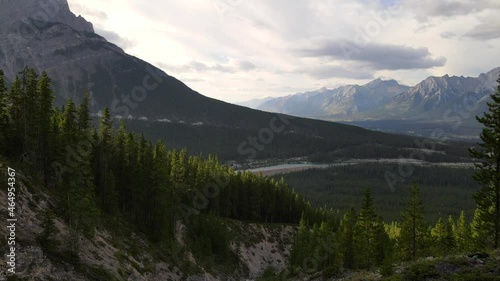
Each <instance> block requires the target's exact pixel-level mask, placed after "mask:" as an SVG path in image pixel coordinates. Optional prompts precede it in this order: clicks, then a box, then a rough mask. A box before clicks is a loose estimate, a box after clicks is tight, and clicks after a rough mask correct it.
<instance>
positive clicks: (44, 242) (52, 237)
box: [37, 210, 59, 251]
mask: <svg viewBox="0 0 500 281" xmlns="http://www.w3.org/2000/svg"><path fill="white" fill-rule="evenodd" d="M54 218H55V217H54V214H53V213H52V212H51V211H50V210H45V211H44V212H43V219H42V223H41V227H42V232H41V233H40V234H39V235H38V236H37V240H38V242H39V243H40V245H41V246H42V248H43V249H45V250H46V251H51V250H52V251H53V250H55V249H54V248H56V247H57V246H58V244H59V243H58V242H57V240H56V235H57V231H58V229H57V227H56V224H55V222H54Z"/></svg>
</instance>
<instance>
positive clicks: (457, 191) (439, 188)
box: [276, 163, 479, 224]
mask: <svg viewBox="0 0 500 281" xmlns="http://www.w3.org/2000/svg"><path fill="white" fill-rule="evenodd" d="M399 169H400V166H398V165H394V164H378V163H373V164H370V163H367V164H357V165H346V166H333V167H329V168H325V169H308V170H305V171H301V172H293V173H287V174H284V175H283V178H284V179H285V181H286V182H287V183H288V185H289V186H290V187H291V188H293V189H294V190H295V191H297V192H298V193H299V194H302V195H303V196H304V197H305V198H306V199H307V200H309V201H310V202H311V204H312V205H313V206H333V207H334V208H336V209H338V210H340V211H341V212H347V211H348V210H349V209H350V208H351V207H352V206H359V205H360V204H361V203H362V200H363V193H364V191H365V190H366V189H367V188H371V191H372V196H373V204H374V207H375V209H376V210H377V213H378V214H379V215H381V216H382V217H383V218H384V219H385V220H387V221H396V220H398V219H399V213H400V212H401V209H402V208H403V206H404V205H405V204H406V203H407V202H406V201H407V198H408V196H409V190H410V187H411V182H412V181H414V182H415V183H416V184H418V186H419V187H420V189H421V191H422V196H423V197H422V200H424V202H425V203H426V220H427V222H429V223H432V224H434V223H435V222H436V221H437V219H438V218H439V217H440V216H448V215H452V216H454V217H458V216H459V215H460V211H461V210H464V212H465V214H466V215H467V216H471V217H472V214H473V212H474V209H475V207H476V204H475V203H474V200H472V195H473V193H474V192H475V191H476V190H478V189H479V185H478V183H477V182H475V181H474V180H473V179H472V175H473V174H474V172H475V169H474V168H454V167H442V166H431V167H421V166H412V169H413V174H412V175H411V176H410V177H407V178H404V180H405V181H404V182H398V184H396V185H395V186H394V190H391V189H390V187H389V185H388V183H387V181H386V179H385V174H386V173H387V172H389V173H393V174H396V175H398V174H399ZM280 177H281V175H278V176H276V179H278V178H280Z"/></svg>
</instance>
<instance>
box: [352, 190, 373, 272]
mask: <svg viewBox="0 0 500 281" xmlns="http://www.w3.org/2000/svg"><path fill="white" fill-rule="evenodd" d="M376 222H377V214H375V209H374V207H373V197H372V195H371V191H370V189H367V190H366V191H365V194H364V197H363V203H362V205H361V209H360V211H359V215H358V220H357V222H356V226H355V232H354V240H355V250H356V255H357V258H356V261H357V262H358V264H359V266H360V267H362V268H370V267H371V266H372V265H373V263H374V239H375V225H376Z"/></svg>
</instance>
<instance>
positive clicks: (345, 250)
mask: <svg viewBox="0 0 500 281" xmlns="http://www.w3.org/2000/svg"><path fill="white" fill-rule="evenodd" d="M356 221H357V215H356V210H354V208H351V210H350V211H349V212H347V213H346V214H345V215H344V219H343V220H342V222H341V224H340V231H341V242H340V247H341V249H342V259H343V263H344V267H345V268H349V269H353V268H354V267H355V265H356V260H355V244H354V243H355V242H354V229H355V226H356Z"/></svg>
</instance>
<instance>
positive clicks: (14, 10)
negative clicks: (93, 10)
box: [0, 0, 94, 33]
mask: <svg viewBox="0 0 500 281" xmlns="http://www.w3.org/2000/svg"><path fill="white" fill-rule="evenodd" d="M0 5H1V7H2V9H0V32H3V33H5V32H7V31H9V30H12V28H19V27H20V26H19V25H18V24H17V23H18V22H19V21H22V22H25V23H28V22H29V23H31V24H32V25H33V26H25V27H23V28H27V29H31V30H32V31H34V30H35V29H40V28H44V27H45V25H46V24H47V23H49V22H59V23H63V24H66V25H68V26H70V27H71V28H73V29H74V30H77V31H86V32H92V33H93V32H94V28H93V26H92V24H91V23H90V22H88V21H86V20H85V19H84V18H83V17H81V16H78V17H76V16H75V15H74V14H73V13H72V12H71V11H70V9H69V6H68V2H67V0H1V1H0ZM26 31H28V30H20V33H22V32H26Z"/></svg>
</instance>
